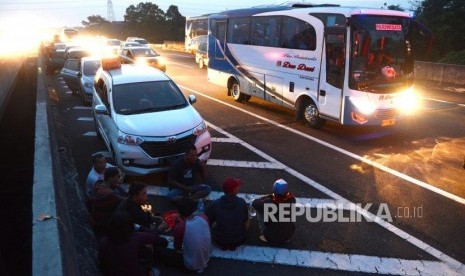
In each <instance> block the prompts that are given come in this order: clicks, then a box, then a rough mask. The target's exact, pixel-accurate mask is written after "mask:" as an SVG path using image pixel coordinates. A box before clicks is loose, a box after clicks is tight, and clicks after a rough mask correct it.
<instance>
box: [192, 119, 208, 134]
mask: <svg viewBox="0 0 465 276" xmlns="http://www.w3.org/2000/svg"><path fill="white" fill-rule="evenodd" d="M205 131H207V124H205V121H203V122H202V123H201V124H200V125H198V126H196V127H195V128H194V135H195V136H200V135H202V134H203V133H204V132H205Z"/></svg>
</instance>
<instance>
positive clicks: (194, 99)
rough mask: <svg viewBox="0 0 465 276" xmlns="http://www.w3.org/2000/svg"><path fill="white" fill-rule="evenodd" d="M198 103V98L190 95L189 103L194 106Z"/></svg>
mask: <svg viewBox="0 0 465 276" xmlns="http://www.w3.org/2000/svg"><path fill="white" fill-rule="evenodd" d="M196 102H197V98H196V97H195V96H194V95H189V103H190V104H194V103H196Z"/></svg>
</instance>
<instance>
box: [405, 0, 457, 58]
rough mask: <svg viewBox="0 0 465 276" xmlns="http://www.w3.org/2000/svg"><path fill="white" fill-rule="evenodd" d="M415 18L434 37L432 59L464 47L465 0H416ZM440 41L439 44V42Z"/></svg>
mask: <svg viewBox="0 0 465 276" xmlns="http://www.w3.org/2000/svg"><path fill="white" fill-rule="evenodd" d="M412 4H413V5H414V7H415V10H416V14H417V20H418V21H419V22H421V23H423V24H424V25H426V26H427V27H428V28H430V29H431V30H432V31H433V33H434V37H435V44H436V45H435V47H434V48H433V59H434V60H438V59H440V58H443V57H445V56H446V55H447V54H448V53H449V52H452V51H457V52H463V50H464V49H465V36H463V33H464V32H465V16H464V15H465V1H463V0H423V1H419V0H416V1H415V2H412ZM439 43H440V44H439Z"/></svg>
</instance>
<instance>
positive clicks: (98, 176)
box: [86, 163, 114, 196]
mask: <svg viewBox="0 0 465 276" xmlns="http://www.w3.org/2000/svg"><path fill="white" fill-rule="evenodd" d="M110 167H114V166H113V165H111V164H108V163H107V166H106V167H105V168H110ZM103 176H104V172H103V173H98V172H97V171H96V170H95V168H94V166H92V169H91V170H90V172H89V174H88V175H87V180H86V194H87V196H90V194H91V193H92V190H93V189H94V185H95V183H96V182H97V181H99V180H101V181H103Z"/></svg>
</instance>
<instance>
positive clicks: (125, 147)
mask: <svg viewBox="0 0 465 276" xmlns="http://www.w3.org/2000/svg"><path fill="white" fill-rule="evenodd" d="M93 92H94V94H93V102H92V110H93V114H94V121H95V127H96V131H97V134H98V135H99V136H100V137H101V138H102V139H103V141H104V142H105V144H106V146H107V148H108V150H109V151H110V153H111V155H112V156H113V159H114V161H115V162H116V164H117V165H118V167H119V168H120V169H121V170H122V171H123V172H124V173H125V174H128V175H145V174H150V173H155V172H159V171H164V170H167V169H168V168H169V165H170V164H171V163H172V162H173V161H174V160H176V159H177V158H179V157H181V156H182V155H183V154H184V152H185V151H186V149H188V148H189V147H191V146H192V145H195V146H196V148H197V152H198V154H199V158H200V159H201V160H202V161H204V162H206V161H207V160H208V158H209V157H210V153H211V138H210V133H209V132H208V130H207V126H206V123H205V121H204V120H203V118H202V117H201V116H200V114H199V113H198V112H197V111H196V110H195V109H194V108H193V107H192V104H193V103H195V102H196V98H195V96H194V95H190V96H189V97H188V100H187V99H186V97H185V96H184V95H183V94H182V92H181V90H180V89H179V88H178V86H177V85H176V84H175V83H174V82H173V81H172V80H171V79H170V78H169V77H168V76H167V75H165V74H164V73H163V72H161V71H159V70H157V69H155V68H152V67H149V66H137V65H133V64H121V63H120V60H119V59H118V58H113V59H107V60H105V59H104V60H102V67H101V68H100V69H99V70H98V71H97V74H96V76H95V79H94V91H93Z"/></svg>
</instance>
